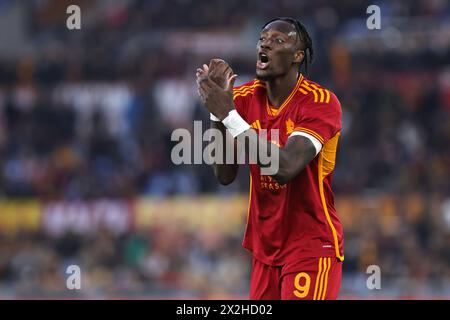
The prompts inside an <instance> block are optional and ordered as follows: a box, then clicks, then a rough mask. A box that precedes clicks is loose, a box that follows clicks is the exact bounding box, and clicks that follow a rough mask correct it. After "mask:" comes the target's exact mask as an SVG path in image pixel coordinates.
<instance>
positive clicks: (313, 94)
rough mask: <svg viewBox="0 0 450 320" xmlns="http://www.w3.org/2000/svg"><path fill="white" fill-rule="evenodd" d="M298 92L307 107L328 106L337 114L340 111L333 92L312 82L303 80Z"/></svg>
mask: <svg viewBox="0 0 450 320" xmlns="http://www.w3.org/2000/svg"><path fill="white" fill-rule="evenodd" d="M298 91H299V92H300V93H301V94H302V95H303V96H304V99H305V102H306V103H307V104H308V105H309V104H310V105H316V106H319V105H322V106H323V105H328V106H330V107H331V108H333V109H335V110H336V111H338V112H340V111H341V104H340V102H339V99H338V97H337V96H336V95H335V94H334V92H333V91H331V90H330V89H327V88H325V87H323V86H321V85H320V84H318V83H316V82H314V81H311V80H309V79H306V78H304V79H303V80H302V82H301V83H300V86H299V88H298Z"/></svg>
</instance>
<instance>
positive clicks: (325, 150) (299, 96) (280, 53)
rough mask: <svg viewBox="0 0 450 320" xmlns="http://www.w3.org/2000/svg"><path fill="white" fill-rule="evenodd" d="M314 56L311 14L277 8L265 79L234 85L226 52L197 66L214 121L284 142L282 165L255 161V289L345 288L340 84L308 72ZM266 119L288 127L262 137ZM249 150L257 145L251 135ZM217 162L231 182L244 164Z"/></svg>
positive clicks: (267, 34) (284, 294) (300, 293)
mask: <svg viewBox="0 0 450 320" xmlns="http://www.w3.org/2000/svg"><path fill="white" fill-rule="evenodd" d="M312 56H313V48H312V41H311V38H310V36H309V34H308V32H307V30H306V29H305V27H304V26H303V24H301V23H300V22H299V21H297V20H295V19H292V18H277V19H274V20H272V21H269V22H268V23H267V24H266V25H264V26H263V28H262V30H261V33H260V39H259V41H258V44H257V62H256V79H255V80H253V81H250V82H248V83H245V84H244V85H242V86H239V87H235V88H233V84H234V80H235V79H236V75H235V74H234V73H233V71H232V69H231V68H230V67H229V66H228V64H227V63H226V62H225V61H223V60H220V59H213V60H212V61H211V62H210V65H209V66H207V65H203V67H202V68H199V69H197V84H198V92H199V95H200V97H201V100H202V102H203V103H204V105H205V107H206V108H207V109H208V110H209V112H210V114H211V127H213V128H217V129H219V130H221V132H222V133H223V135H224V136H225V135H226V131H228V132H229V133H230V134H231V136H232V137H233V138H234V139H235V140H236V138H237V137H239V136H240V135H242V134H244V133H245V134H246V135H254V136H255V138H256V139H255V140H256V141H257V143H258V146H259V147H260V146H262V147H268V144H272V145H274V144H275V145H274V146H273V147H275V148H278V151H279V159H278V160H279V170H278V172H277V173H275V174H273V175H262V174H261V168H262V167H264V165H263V164H262V163H260V162H259V160H258V163H257V164H250V200H249V202H250V204H249V213H248V220H247V226H246V231H245V235H244V241H243V246H244V248H246V249H248V250H249V251H250V252H251V253H252V272H251V279H250V299H315V300H321V299H336V298H337V297H338V292H339V288H340V284H341V277H342V261H344V254H343V229H342V225H341V223H340V220H339V218H338V215H337V213H336V209H335V207H334V199H333V192H332V188H331V184H332V175H333V170H334V166H335V159H336V150H337V145H338V140H339V134H340V131H341V106H340V103H339V101H338V98H337V97H336V96H335V94H334V93H333V92H331V91H330V90H328V89H326V88H324V87H322V86H320V85H319V84H317V83H315V82H313V81H311V80H309V79H307V78H306V77H305V76H304V75H303V74H302V72H301V71H302V69H306V68H307V64H308V62H310V61H311V59H312ZM261 129H278V130H279V141H278V142H276V141H275V142H272V141H271V140H270V136H269V135H268V136H267V137H265V138H262V137H259V136H258V133H259V132H260V130H261ZM228 136H229V137H231V136H230V135H228ZM264 145H265V146H264ZM245 151H246V152H247V154H248V153H249V152H251V151H250V148H249V147H248V146H247V145H246V146H245ZM213 169H214V173H215V175H216V177H217V178H218V180H219V181H220V182H221V183H222V184H225V185H226V184H229V183H231V182H232V181H233V180H234V179H235V177H236V174H237V170H238V165H237V164H235V163H233V164H214V165H213Z"/></svg>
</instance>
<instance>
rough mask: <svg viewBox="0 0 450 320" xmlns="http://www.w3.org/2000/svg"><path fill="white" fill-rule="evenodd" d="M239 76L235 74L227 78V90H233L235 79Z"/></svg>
mask: <svg viewBox="0 0 450 320" xmlns="http://www.w3.org/2000/svg"><path fill="white" fill-rule="evenodd" d="M237 77H238V75H237V74H233V75H231V76H230V77H228V79H227V88H226V90H227V91H228V92H233V87H234V81H236V78H237Z"/></svg>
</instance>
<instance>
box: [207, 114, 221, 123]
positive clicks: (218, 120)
mask: <svg viewBox="0 0 450 320" xmlns="http://www.w3.org/2000/svg"><path fill="white" fill-rule="evenodd" d="M209 119H210V120H211V121H216V122H220V119H219V118H217V117H216V116H215V115H213V114H212V113H210V114H209Z"/></svg>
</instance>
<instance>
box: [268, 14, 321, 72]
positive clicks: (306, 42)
mask: <svg viewBox="0 0 450 320" xmlns="http://www.w3.org/2000/svg"><path fill="white" fill-rule="evenodd" d="M274 21H285V22H287V23H290V24H291V25H292V26H294V28H295V31H296V32H297V34H298V37H299V40H300V41H301V42H302V43H303V46H304V49H303V50H304V51H305V57H304V58H303V61H302V62H301V63H300V66H299V71H301V70H302V67H304V69H305V73H307V72H308V63H309V64H311V63H312V61H313V59H314V50H313V47H312V40H311V37H310V36H309V33H308V31H307V30H306V28H305V26H304V25H303V24H302V23H301V22H300V21H298V20H297V19H294V18H289V17H277V18H275V19H272V20H270V21H269V22H267V23H266V24H265V25H264V26H263V27H262V29H264V28H265V27H266V26H267V25H268V24H269V23H272V22H274Z"/></svg>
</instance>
